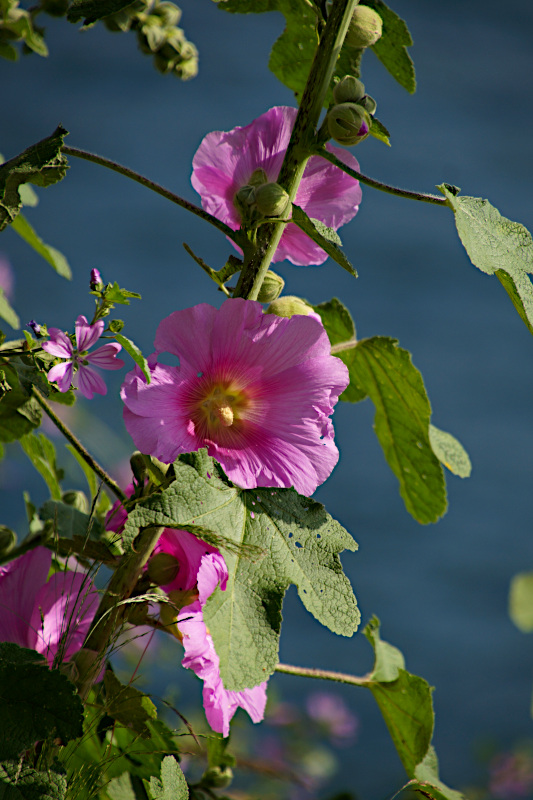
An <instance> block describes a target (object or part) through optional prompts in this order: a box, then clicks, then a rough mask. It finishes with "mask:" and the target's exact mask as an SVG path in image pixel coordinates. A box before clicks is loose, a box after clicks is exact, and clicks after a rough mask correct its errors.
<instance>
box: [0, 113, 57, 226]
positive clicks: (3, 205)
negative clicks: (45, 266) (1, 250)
mask: <svg viewBox="0 0 533 800" xmlns="http://www.w3.org/2000/svg"><path fill="white" fill-rule="evenodd" d="M67 134H68V131H66V130H65V129H64V128H63V127H62V126H61V125H59V126H58V127H57V128H56V130H55V131H54V133H53V134H52V135H51V136H48V137H47V138H46V139H42V140H41V141H40V142H37V144H34V145H31V147H28V148H27V149H26V150H24V151H23V152H22V153H21V154H20V155H18V156H15V158H12V159H10V160H9V161H6V162H5V163H4V164H2V165H1V166H0V231H2V230H3V229H4V228H5V227H6V225H8V224H9V223H10V222H13V220H14V219H15V217H16V216H17V215H18V213H19V211H20V209H21V207H22V199H21V197H20V193H19V187H20V186H21V184H24V183H33V184H35V185H36V186H50V185H51V184H53V183H57V182H58V181H60V180H62V179H63V178H64V177H65V175H66V172H67V169H68V165H67V159H66V158H65V156H64V155H63V154H62V153H61V147H62V145H63V139H64V138H65V136H67Z"/></svg>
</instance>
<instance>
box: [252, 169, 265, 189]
mask: <svg viewBox="0 0 533 800" xmlns="http://www.w3.org/2000/svg"><path fill="white" fill-rule="evenodd" d="M248 183H249V185H250V186H261V185H262V184H263V183H268V175H267V174H266V172H265V170H264V169H261V167H259V168H258V169H254V171H253V172H252V174H251V176H250V180H249V181H248Z"/></svg>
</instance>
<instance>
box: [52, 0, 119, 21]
mask: <svg viewBox="0 0 533 800" xmlns="http://www.w3.org/2000/svg"><path fill="white" fill-rule="evenodd" d="M131 4H132V0H74V2H73V3H72V5H71V6H70V8H69V10H68V12H67V19H68V21H69V22H78V20H80V19H83V24H84V25H92V24H93V23H94V22H97V20H99V19H103V17H108V16H109V15H110V14H118V12H119V11H122V9H123V8H127V7H128V6H130V5H131Z"/></svg>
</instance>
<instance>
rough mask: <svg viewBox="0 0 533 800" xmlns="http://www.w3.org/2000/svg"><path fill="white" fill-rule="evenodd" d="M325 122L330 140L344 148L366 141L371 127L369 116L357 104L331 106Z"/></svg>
mask: <svg viewBox="0 0 533 800" xmlns="http://www.w3.org/2000/svg"><path fill="white" fill-rule="evenodd" d="M325 121H326V123H327V128H328V132H329V135H330V136H331V138H332V139H335V141H336V142H338V143H339V144H343V145H345V146H346V147H351V146H352V145H355V144H359V143H360V142H362V141H363V139H366V137H367V136H368V134H369V133H370V128H371V127H372V118H371V116H370V114H369V113H368V111H366V109H365V108H363V106H361V105H359V104H358V103H339V104H338V105H336V106H333V108H330V110H329V111H328V113H327V115H326V120H325Z"/></svg>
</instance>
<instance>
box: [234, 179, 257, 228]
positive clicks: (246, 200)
mask: <svg viewBox="0 0 533 800" xmlns="http://www.w3.org/2000/svg"><path fill="white" fill-rule="evenodd" d="M233 205H234V206H235V208H236V209H237V211H238V212H239V213H240V214H241V216H242V217H244V218H245V219H246V218H247V217H248V216H249V215H250V212H251V210H252V208H253V207H254V206H255V189H254V187H253V186H251V184H249V183H247V184H246V185H245V186H241V188H240V189H239V191H238V192H237V193H236V195H235V197H234V198H233Z"/></svg>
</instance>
